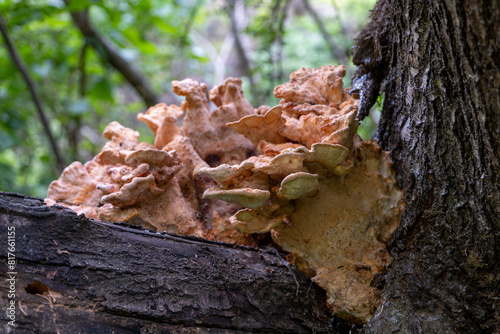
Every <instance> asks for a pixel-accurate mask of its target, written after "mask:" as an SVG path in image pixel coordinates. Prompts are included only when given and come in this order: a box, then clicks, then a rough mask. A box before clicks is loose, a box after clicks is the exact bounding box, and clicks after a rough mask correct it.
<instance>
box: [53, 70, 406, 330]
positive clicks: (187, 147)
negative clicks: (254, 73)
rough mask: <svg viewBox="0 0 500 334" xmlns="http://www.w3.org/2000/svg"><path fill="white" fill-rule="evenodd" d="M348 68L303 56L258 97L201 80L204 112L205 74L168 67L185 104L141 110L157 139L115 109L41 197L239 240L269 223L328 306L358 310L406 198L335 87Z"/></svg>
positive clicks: (100, 214)
mask: <svg viewBox="0 0 500 334" xmlns="http://www.w3.org/2000/svg"><path fill="white" fill-rule="evenodd" d="M344 75H345V67H344V66H324V67H321V68H319V69H305V68H302V69H300V70H298V71H296V72H294V73H292V74H291V76H290V82H288V83H285V84H283V85H280V86H278V87H276V88H275V90H274V94H275V96H276V97H278V98H281V101H280V103H279V105H278V106H275V107H273V108H268V107H265V106H261V107H259V108H257V109H254V108H253V107H252V106H251V105H250V104H249V103H248V101H247V100H246V99H245V97H244V94H243V92H242V89H241V81H240V80H239V79H233V78H229V79H227V80H226V81H225V82H224V84H222V85H220V86H217V87H215V88H213V89H212V90H210V92H209V94H208V96H209V99H210V100H211V101H212V102H213V103H214V104H215V105H216V109H215V110H214V111H213V112H211V111H210V109H209V101H208V99H207V94H206V89H207V87H206V85H205V84H202V83H198V82H196V81H194V80H191V79H186V80H183V81H174V82H173V83H172V86H173V90H174V92H175V93H176V94H178V95H181V96H185V97H186V101H185V102H183V103H182V105H181V107H179V106H175V105H171V106H167V105H165V104H158V105H156V106H154V107H151V108H149V110H148V111H147V112H146V113H145V114H142V113H141V114H139V115H138V119H139V120H141V121H143V122H145V123H146V124H147V125H148V126H149V127H150V129H151V130H152V131H153V132H154V134H155V140H154V144H153V145H151V144H147V143H140V142H139V134H138V133H137V132H136V131H134V130H131V129H128V128H125V127H123V126H121V125H120V124H119V123H117V122H112V123H111V124H110V125H109V126H108V127H107V128H106V130H105V131H104V137H105V138H107V139H108V140H109V142H108V143H107V144H106V145H105V146H104V147H103V149H102V151H101V153H99V154H98V155H97V156H96V157H94V158H93V159H92V160H91V161H89V162H87V163H86V164H84V165H83V164H81V163H80V162H74V163H73V164H71V165H70V166H68V167H67V168H66V169H65V170H64V171H63V173H62V175H61V177H60V179H59V180H56V181H54V182H53V183H52V184H51V185H50V187H49V190H48V195H47V199H46V202H47V204H49V205H53V204H59V205H64V206H67V207H70V208H71V209H73V210H75V211H76V212H78V213H83V214H85V215H86V216H87V217H90V218H94V219H102V220H106V221H124V222H129V223H132V224H138V225H141V226H143V227H145V228H150V229H156V230H159V231H168V232H173V233H178V234H190V235H195V236H199V237H203V238H207V239H210V240H218V241H224V242H232V243H240V244H244V245H255V241H254V239H253V238H252V236H251V235H250V234H253V233H267V232H270V233H271V236H272V238H273V240H274V241H275V242H276V243H277V244H278V245H279V246H281V247H282V248H283V249H284V250H285V251H287V252H289V253H290V255H289V260H290V261H291V262H293V263H295V264H296V265H297V266H298V267H299V268H300V269H301V270H302V271H304V272H305V273H306V274H308V275H309V276H310V277H311V278H312V280H313V281H314V282H316V283H318V285H320V286H321V287H323V288H324V289H325V290H326V291H327V295H328V306H329V307H330V309H331V310H332V312H334V313H335V314H337V315H338V316H340V317H342V318H344V319H346V320H347V321H349V322H352V323H365V322H367V321H368V320H369V319H370V318H371V317H372V316H373V314H374V311H375V308H376V307H377V305H378V304H379V302H380V290H379V288H378V286H379V284H377V281H378V280H380V275H383V274H384V272H385V268H386V266H387V265H388V263H389V262H390V255H389V254H388V252H387V248H386V243H387V241H388V239H389V237H390V236H391V234H392V232H393V231H394V229H395V228H396V227H397V226H398V224H399V219H400V215H401V213H402V211H403V209H404V204H403V202H402V192H401V191H400V190H399V189H398V188H397V186H396V182H395V179H394V173H393V172H392V169H391V164H392V162H391V159H390V156H389V154H388V152H384V151H382V149H381V148H380V146H378V144H377V143H376V142H375V141H373V140H369V141H361V139H360V138H359V137H358V136H357V134H356V132H357V127H358V120H357V119H356V115H357V105H358V100H357V99H356V98H354V97H352V96H350V95H349V94H348V93H347V92H348V90H347V89H343V87H342V78H343V77H344ZM182 116H184V117H183V119H182V126H181V125H180V124H179V120H180V118H181V117H182Z"/></svg>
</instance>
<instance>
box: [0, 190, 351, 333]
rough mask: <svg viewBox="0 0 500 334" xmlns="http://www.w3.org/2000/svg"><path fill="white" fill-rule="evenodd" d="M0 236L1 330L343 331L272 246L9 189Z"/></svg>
mask: <svg viewBox="0 0 500 334" xmlns="http://www.w3.org/2000/svg"><path fill="white" fill-rule="evenodd" d="M12 232H14V233H12ZM0 234H1V235H2V240H3V242H2V246H1V253H0V257H1V262H2V263H3V264H2V266H3V267H4V268H5V267H6V265H7V267H8V268H7V270H2V272H1V273H0V275H1V276H2V281H3V282H4V287H5V288H6V290H4V291H5V292H6V293H4V294H2V297H1V298H2V304H3V305H5V306H6V308H7V312H2V313H1V315H0V319H1V322H2V325H1V327H3V329H2V331H3V330H5V333H8V332H11V331H12V330H13V329H15V331H13V332H15V333H111V332H115V333H193V332H196V333H220V332H224V333H232V332H258V333H311V332H314V333H322V332H343V331H346V330H347V331H348V330H349V327H348V326H347V325H346V324H345V323H343V322H342V321H341V320H338V319H336V318H333V317H332V316H331V314H330V312H329V311H328V309H327V308H326V303H325V294H324V292H323V291H322V290H321V289H319V288H318V287H317V286H316V285H315V284H313V283H312V282H311V281H310V280H309V279H308V278H307V277H305V276H304V275H303V274H302V273H300V272H299V271H298V270H297V268H296V267H295V266H293V265H290V264H288V262H286V261H285V260H284V259H283V258H282V256H281V255H280V254H279V253H278V252H277V251H276V250H274V249H267V250H262V249H254V248H250V247H242V246H235V245H229V244H223V243H215V242H211V241H207V240H203V239H199V238H194V237H181V236H177V235H172V234H168V233H156V232H152V231H148V230H143V229H138V228H134V227H132V226H130V225H123V224H113V223H105V222H99V221H92V220H90V219H87V218H86V217H84V216H83V215H80V216H78V215H77V214H76V213H74V212H73V211H71V210H69V209H66V208H63V207H58V206H55V207H47V206H45V205H44V203H43V200H41V199H38V198H32V197H27V196H24V195H18V194H12V193H0ZM9 260H15V264H13V263H14V262H12V261H11V262H9ZM6 282H7V283H6ZM12 289H14V292H15V294H14V295H13V294H11V293H9V292H11V291H12ZM12 305H14V306H13V307H12ZM9 308H10V310H12V309H13V310H14V311H13V312H10V310H9ZM12 314H13V316H12ZM12 325H15V328H14V327H12Z"/></svg>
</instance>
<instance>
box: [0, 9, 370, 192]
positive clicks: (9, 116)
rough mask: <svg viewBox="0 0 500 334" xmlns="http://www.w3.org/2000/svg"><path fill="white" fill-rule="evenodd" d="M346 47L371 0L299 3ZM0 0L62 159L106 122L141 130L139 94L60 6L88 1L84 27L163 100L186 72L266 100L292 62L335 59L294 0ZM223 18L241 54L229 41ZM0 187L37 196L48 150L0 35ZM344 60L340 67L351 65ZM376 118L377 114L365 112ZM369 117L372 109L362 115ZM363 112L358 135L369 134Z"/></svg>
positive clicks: (93, 142) (86, 154) (84, 155)
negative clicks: (234, 82)
mask: <svg viewBox="0 0 500 334" xmlns="http://www.w3.org/2000/svg"><path fill="white" fill-rule="evenodd" d="M309 2H310V4H311V6H312V7H313V8H314V9H315V11H316V12H317V13H318V14H319V16H320V18H321V20H322V22H323V24H324V25H325V27H326V29H327V30H328V32H329V34H331V37H332V39H333V41H334V42H335V43H336V45H338V46H339V47H340V48H341V49H342V50H343V51H345V53H346V55H349V50H350V48H351V46H352V43H353V40H354V37H355V36H356V35H357V33H358V32H359V30H360V29H361V28H362V27H363V26H364V25H365V24H366V21H367V19H368V15H369V10H370V9H371V8H373V6H374V3H375V0H325V1H312V0H311V1H309ZM68 3H69V4H67V3H66V2H65V1H63V0H0V13H1V14H2V16H3V17H4V19H5V21H6V24H7V28H8V30H9V34H10V38H11V39H12V41H13V43H14V44H15V46H16V47H17V48H18V50H19V53H20V55H21V57H22V59H23V60H24V62H25V63H26V65H27V67H28V70H29V73H30V75H31V76H32V78H33V80H34V82H35V85H36V88H37V90H38V92H39V94H40V96H41V99H42V103H43V107H44V109H45V112H46V114H47V116H48V118H49V119H50V127H51V130H52V132H53V134H54V136H55V137H56V139H57V142H58V144H59V146H60V148H61V151H62V152H64V155H65V156H64V158H65V160H66V164H69V163H70V162H72V161H74V160H80V161H82V162H84V161H87V160H89V159H91V158H92V156H94V155H95V154H96V153H97V152H99V150H100V148H101V147H102V145H103V144H104V142H105V141H104V140H103V139H102V137H101V133H102V131H103V129H104V127H105V126H106V125H107V124H108V123H109V122H110V121H112V120H118V121H119V122H120V123H122V124H123V125H125V126H127V127H131V128H134V129H137V130H139V131H141V133H142V137H141V140H143V141H147V142H152V133H151V132H150V131H149V130H148V128H147V127H146V126H145V125H144V124H142V123H140V122H138V121H137V120H136V115H137V113H138V112H144V111H145V110H146V107H145V105H144V104H143V101H142V100H141V99H140V98H139V97H138V96H137V94H136V92H135V91H134V90H133V89H132V88H131V86H130V85H129V84H128V83H127V82H126V80H125V79H124V78H123V77H122V75H121V74H120V73H119V72H117V71H116V70H115V69H114V68H113V67H112V66H111V65H110V64H109V63H108V61H107V59H106V57H105V56H104V55H103V52H102V50H99V49H98V48H96V49H94V48H93V47H92V46H90V44H89V43H88V42H89V41H86V40H85V38H84V37H83V36H82V34H81V33H80V31H79V30H78V29H77V28H76V26H75V24H74V23H73V21H72V19H71V16H70V11H82V10H85V9H88V10H89V12H88V13H89V17H90V21H91V23H92V25H93V26H94V27H95V28H96V30H97V31H98V32H99V33H100V34H101V35H102V36H104V37H105V38H106V39H107V40H108V41H109V42H110V43H112V44H113V45H114V46H115V47H116V48H117V50H118V51H119V54H120V55H121V56H122V57H123V58H124V59H126V60H127V61H128V62H130V63H133V64H134V65H135V66H136V67H137V68H139V70H140V71H141V73H143V74H144V76H145V77H146V78H148V80H149V81H150V84H151V86H152V87H153V89H154V91H155V92H156V93H157V94H158V95H159V96H160V97H161V101H164V102H166V103H169V104H170V103H180V99H179V98H178V97H176V96H175V95H173V94H172V93H171V84H170V82H171V81H172V80H180V79H183V78H185V77H192V78H194V79H196V80H200V81H203V82H206V83H207V84H208V85H209V86H212V85H215V84H219V83H220V82H216V80H220V79H221V77H227V76H242V77H243V78H242V79H243V82H244V90H245V93H246V95H247V97H248V98H249V100H250V101H251V102H252V104H253V105H254V106H258V105H261V104H267V105H274V104H276V103H277V100H276V99H275V98H274V97H273V96H272V91H273V88H274V87H275V86H276V85H278V84H280V83H282V82H284V81H287V77H288V75H289V74H290V73H291V72H292V71H294V70H296V69H297V68H300V67H319V66H323V65H328V64H339V61H338V60H337V59H333V58H332V56H331V53H330V51H329V49H328V45H327V43H326V42H325V40H324V39H323V37H322V35H321V34H320V33H319V30H318V26H317V22H315V21H314V19H313V18H312V16H311V15H308V13H307V12H306V10H305V7H304V4H303V2H302V0H272V1H271V0H261V1H258V0H252V1H237V0H227V1H223V0H211V1H210V0H74V1H70V2H68ZM231 17H233V18H234V19H235V22H236V25H237V31H238V38H239V39H240V40H241V42H242V45H243V47H244V51H245V57H246V58H247V59H248V63H249V64H250V68H249V71H246V70H245V68H244V66H243V64H244V62H243V61H242V55H241V54H239V53H238V52H236V51H235V47H234V35H233V34H232V30H231ZM0 42H1V43H0V44H1V46H0V190H2V191H11V192H20V193H25V194H29V195H32V196H40V197H45V195H46V190H47V187H48V185H49V183H50V182H51V181H52V180H54V179H56V178H58V176H59V174H60V172H61V171H59V170H57V169H56V167H55V166H56V163H55V158H54V155H53V153H52V151H51V147H50V145H49V143H48V140H47V138H46V137H45V133H44V131H43V129H42V127H41V124H40V121H39V118H38V115H37V113H36V111H35V107H34V104H33V101H32V99H31V95H30V94H29V91H28V89H27V86H26V83H25V82H24V80H23V79H22V77H21V75H20V73H19V71H18V69H17V68H16V67H15V66H14V64H13V62H12V60H11V58H10V56H9V54H8V52H7V49H6V48H5V44H4V43H3V39H0ZM346 65H348V73H349V74H352V73H353V70H354V67H353V66H352V64H346ZM345 85H346V86H349V85H350V78H346V80H345ZM374 115H375V116H376V115H377V113H374ZM374 118H375V119H376V117H374ZM375 128H376V122H374V120H373V119H372V118H367V119H366V120H365V121H364V122H363V124H362V126H361V127H360V132H359V133H360V135H361V136H362V137H363V138H364V139H366V138H370V137H371V136H372V135H373V133H374V131H375Z"/></svg>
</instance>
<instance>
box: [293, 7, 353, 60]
mask: <svg viewBox="0 0 500 334" xmlns="http://www.w3.org/2000/svg"><path fill="white" fill-rule="evenodd" d="M302 2H303V3H304V6H305V8H306V10H307V11H308V12H309V15H311V17H312V18H313V20H314V22H316V25H317V26H318V28H319V31H320V32H321V35H322V36H323V38H324V40H325V41H326V44H327V45H328V48H329V49H330V53H331V54H332V57H333V58H336V59H338V60H339V62H340V63H341V64H347V63H348V62H349V59H347V55H346V53H345V52H344V50H342V49H341V48H339V47H338V46H337V45H335V43H334V42H333V40H332V38H331V36H330V34H329V33H328V31H327V30H326V27H325V25H324V24H323V22H322V21H321V18H320V17H319V16H318V14H317V13H316V11H315V10H314V9H313V8H312V7H311V4H310V3H309V0H302Z"/></svg>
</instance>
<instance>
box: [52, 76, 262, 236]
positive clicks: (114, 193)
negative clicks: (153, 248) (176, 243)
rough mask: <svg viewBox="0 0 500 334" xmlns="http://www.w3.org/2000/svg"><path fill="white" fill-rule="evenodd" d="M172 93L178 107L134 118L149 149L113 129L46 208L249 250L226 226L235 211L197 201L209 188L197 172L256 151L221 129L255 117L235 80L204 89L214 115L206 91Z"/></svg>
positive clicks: (197, 86) (189, 84)
mask: <svg viewBox="0 0 500 334" xmlns="http://www.w3.org/2000/svg"><path fill="white" fill-rule="evenodd" d="M172 86H173V89H174V92H175V93H176V94H178V95H182V96H185V97H186V101H185V102H183V104H182V106H181V107H178V106H176V105H170V106H167V105H165V104H162V103H160V104H158V105H156V106H154V107H151V108H149V110H148V111H147V112H146V114H142V113H141V114H139V115H138V119H139V120H141V121H143V122H145V123H146V124H147V125H148V126H149V127H150V129H151V130H152V131H153V132H154V133H155V141H154V145H151V144H147V143H140V142H139V133H138V132H137V131H134V130H131V129H128V128H125V127H123V126H121V125H120V124H119V123H118V122H112V123H111V124H110V125H109V126H108V127H107V128H106V129H105V131H104V137H105V138H106V139H108V140H109V142H108V143H107V144H106V145H105V146H104V148H103V149H102V151H101V153H99V154H98V155H97V156H96V157H94V158H93V159H92V160H91V161H89V162H87V163H85V165H82V164H81V163H80V162H73V163H72V164H71V165H70V166H68V167H67V168H66V169H65V170H64V171H63V173H62V175H61V177H60V178H59V180H56V181H53V182H52V183H51V185H50V187H49V189H48V194H47V198H46V203H47V204H49V205H54V204H59V205H63V206H67V207H70V208H71V209H73V210H74V211H76V212H77V213H83V214H85V215H86V216H87V217H89V218H93V219H101V220H105V221H119V222H128V223H132V224H137V225H141V226H143V227H145V228H149V229H154V230H158V231H168V232H172V233H177V234H184V235H194V236H198V237H203V238H206V239H209V240H217V241H224V242H230V243H239V244H243V245H255V243H254V240H253V238H252V237H251V236H249V235H247V234H244V233H241V232H239V231H237V230H235V229H234V228H232V227H231V225H230V223H229V221H228V218H229V217H230V216H231V215H232V214H233V213H234V212H235V211H237V210H238V207H237V206H236V205H233V204H229V203H225V202H221V201H217V200H204V199H203V198H202V194H203V192H204V191H205V190H206V189H207V188H208V187H210V186H213V185H214V182H213V181H211V180H210V179H209V178H207V177H205V176H203V175H200V174H198V173H197V171H198V170H199V169H200V168H203V167H209V166H217V165H219V164H221V163H231V164H232V163H239V162H241V161H242V160H244V159H246V158H248V157H249V156H251V155H254V154H255V152H256V151H255V146H254V145H253V144H252V143H251V142H250V141H249V140H248V139H246V138H245V137H244V136H242V135H240V134H238V133H237V132H235V131H233V130H231V129H228V128H227V127H226V123H227V122H231V121H236V120H238V119H240V118H242V117H244V116H246V115H250V114H254V113H255V111H254V109H253V108H252V106H251V105H250V103H248V101H247V100H246V99H245V97H244V95H243V91H242V89H241V80H239V79H233V78H229V79H227V80H226V81H225V82H224V84H223V85H220V86H217V87H214V88H213V89H212V90H210V92H209V97H210V99H211V100H212V101H213V102H214V103H215V104H216V106H217V109H215V110H214V111H213V112H211V111H210V109H209V101H208V99H207V94H206V89H207V87H206V85H205V84H201V83H198V82H196V81H194V80H191V79H186V80H183V81H174V82H173V83H172ZM261 109H262V108H261ZM182 116H184V117H183V118H182ZM181 118H182V126H180V125H179V121H180V119H181Z"/></svg>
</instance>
